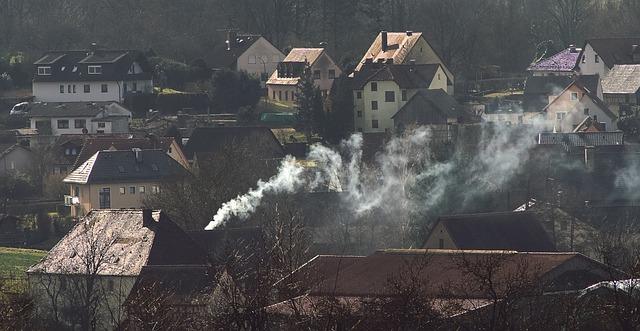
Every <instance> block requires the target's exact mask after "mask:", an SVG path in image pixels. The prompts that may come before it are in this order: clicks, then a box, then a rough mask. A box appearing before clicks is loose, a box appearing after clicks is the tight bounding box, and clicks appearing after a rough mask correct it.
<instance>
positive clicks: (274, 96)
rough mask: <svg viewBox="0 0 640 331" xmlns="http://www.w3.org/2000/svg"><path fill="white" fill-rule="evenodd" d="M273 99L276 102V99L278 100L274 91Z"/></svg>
mask: <svg viewBox="0 0 640 331" xmlns="http://www.w3.org/2000/svg"><path fill="white" fill-rule="evenodd" d="M272 99H273V100H275V99H276V91H273V97H272Z"/></svg>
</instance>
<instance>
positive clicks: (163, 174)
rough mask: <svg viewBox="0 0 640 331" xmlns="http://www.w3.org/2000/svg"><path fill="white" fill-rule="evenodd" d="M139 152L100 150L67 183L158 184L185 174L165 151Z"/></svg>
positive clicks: (73, 173) (69, 176) (67, 178)
mask: <svg viewBox="0 0 640 331" xmlns="http://www.w3.org/2000/svg"><path fill="white" fill-rule="evenodd" d="M137 153H138V156H139V158H140V160H136V152H135V151H132V150H125V151H100V152H97V153H96V154H94V155H93V156H92V157H90V158H89V159H88V160H87V161H86V162H84V163H83V164H82V165H80V166H79V167H78V168H76V169H75V170H73V171H72V172H71V173H70V174H69V175H68V176H67V177H66V178H65V179H64V182H65V183H78V184H87V183H113V182H127V181H148V180H153V181H158V180H164V179H170V178H173V177H178V176H181V175H184V174H186V169H185V168H184V167H183V166H182V165H180V163H178V162H177V161H176V160H174V159H172V158H171V157H170V156H169V155H167V154H166V153H165V152H164V151H162V150H159V149H157V150H140V151H138V152H137Z"/></svg>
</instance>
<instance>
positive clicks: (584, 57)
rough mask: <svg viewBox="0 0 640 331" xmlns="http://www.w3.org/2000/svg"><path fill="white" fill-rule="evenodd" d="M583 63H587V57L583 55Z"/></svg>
mask: <svg viewBox="0 0 640 331" xmlns="http://www.w3.org/2000/svg"><path fill="white" fill-rule="evenodd" d="M582 63H587V56H586V55H584V54H583V55H582Z"/></svg>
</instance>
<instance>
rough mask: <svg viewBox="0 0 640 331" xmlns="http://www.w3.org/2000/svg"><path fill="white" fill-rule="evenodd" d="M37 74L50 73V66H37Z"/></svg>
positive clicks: (46, 74)
mask: <svg viewBox="0 0 640 331" xmlns="http://www.w3.org/2000/svg"><path fill="white" fill-rule="evenodd" d="M38 75H39V76H48V75H51V67H38Z"/></svg>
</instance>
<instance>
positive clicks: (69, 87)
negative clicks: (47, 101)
mask: <svg viewBox="0 0 640 331" xmlns="http://www.w3.org/2000/svg"><path fill="white" fill-rule="evenodd" d="M67 93H71V85H67Z"/></svg>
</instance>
